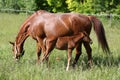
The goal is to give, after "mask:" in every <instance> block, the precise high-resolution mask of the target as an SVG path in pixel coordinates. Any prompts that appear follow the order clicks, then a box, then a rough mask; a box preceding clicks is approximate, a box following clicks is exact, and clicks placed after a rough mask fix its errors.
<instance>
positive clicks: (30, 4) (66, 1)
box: [0, 0, 120, 14]
mask: <svg viewBox="0 0 120 80" xmlns="http://www.w3.org/2000/svg"><path fill="white" fill-rule="evenodd" d="M119 5H120V0H0V9H6V8H9V9H15V10H32V11H34V10H35V11H36V10H39V9H43V10H47V11H50V12H80V13H90V14H91V13H117V14H119V13H120V8H119Z"/></svg>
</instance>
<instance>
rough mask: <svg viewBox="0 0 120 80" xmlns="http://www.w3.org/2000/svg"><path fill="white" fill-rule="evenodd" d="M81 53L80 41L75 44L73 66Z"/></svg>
mask: <svg viewBox="0 0 120 80" xmlns="http://www.w3.org/2000/svg"><path fill="white" fill-rule="evenodd" d="M81 54H82V43H79V44H78V45H77V46H76V56H75V59H74V61H73V67H75V65H76V63H77V61H78V59H79V57H80V55H81Z"/></svg>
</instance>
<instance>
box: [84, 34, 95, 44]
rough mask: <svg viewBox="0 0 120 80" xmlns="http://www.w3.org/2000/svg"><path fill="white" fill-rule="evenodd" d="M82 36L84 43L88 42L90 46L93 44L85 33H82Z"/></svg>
mask: <svg viewBox="0 0 120 80" xmlns="http://www.w3.org/2000/svg"><path fill="white" fill-rule="evenodd" d="M83 35H84V37H83V41H84V42H88V43H90V44H92V43H93V41H92V40H91V38H90V37H89V35H88V34H87V33H86V32H83Z"/></svg>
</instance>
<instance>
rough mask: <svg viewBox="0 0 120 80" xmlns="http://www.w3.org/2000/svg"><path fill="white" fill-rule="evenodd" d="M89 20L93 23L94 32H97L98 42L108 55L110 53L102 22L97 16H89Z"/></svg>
mask: <svg viewBox="0 0 120 80" xmlns="http://www.w3.org/2000/svg"><path fill="white" fill-rule="evenodd" d="M89 19H90V20H91V21H92V22H93V25H94V31H95V32H96V35H97V39H98V42H99V43H100V45H101V47H102V49H103V51H104V52H106V53H110V49H109V46H108V43H107V40H106V36H105V31H104V28H103V24H102V22H101V21H100V20H99V19H97V18H96V17H95V16H89Z"/></svg>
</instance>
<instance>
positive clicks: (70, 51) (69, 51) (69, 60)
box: [66, 49, 72, 71]
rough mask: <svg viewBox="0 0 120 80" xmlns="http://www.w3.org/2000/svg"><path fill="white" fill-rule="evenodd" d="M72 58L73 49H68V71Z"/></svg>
mask: <svg viewBox="0 0 120 80" xmlns="http://www.w3.org/2000/svg"><path fill="white" fill-rule="evenodd" d="M71 56H72V49H68V62H67V68H66V71H68V70H69V66H70V62H71Z"/></svg>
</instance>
